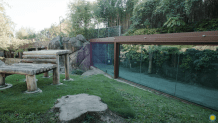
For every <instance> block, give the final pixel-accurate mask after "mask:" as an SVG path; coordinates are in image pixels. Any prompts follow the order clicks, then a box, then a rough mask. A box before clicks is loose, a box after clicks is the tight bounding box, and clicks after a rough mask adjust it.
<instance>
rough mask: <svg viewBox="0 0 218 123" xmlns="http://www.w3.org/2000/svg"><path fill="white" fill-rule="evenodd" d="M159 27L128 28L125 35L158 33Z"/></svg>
mask: <svg viewBox="0 0 218 123" xmlns="http://www.w3.org/2000/svg"><path fill="white" fill-rule="evenodd" d="M158 31H159V29H147V28H144V29H138V30H128V32H127V33H126V34H125V36H133V35H151V34H159V32H158Z"/></svg>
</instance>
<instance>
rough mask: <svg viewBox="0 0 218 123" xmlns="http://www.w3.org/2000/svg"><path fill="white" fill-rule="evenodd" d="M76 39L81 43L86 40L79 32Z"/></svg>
mask: <svg viewBox="0 0 218 123" xmlns="http://www.w3.org/2000/svg"><path fill="white" fill-rule="evenodd" d="M76 39H77V40H80V41H81V42H83V43H85V42H87V40H86V38H85V37H84V36H83V35H81V34H79V35H77V36H76Z"/></svg>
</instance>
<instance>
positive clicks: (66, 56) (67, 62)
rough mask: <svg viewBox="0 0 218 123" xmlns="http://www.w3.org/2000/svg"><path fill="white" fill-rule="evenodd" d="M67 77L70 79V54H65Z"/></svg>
mask: <svg viewBox="0 0 218 123" xmlns="http://www.w3.org/2000/svg"><path fill="white" fill-rule="evenodd" d="M64 67H65V79H66V80H69V79H70V78H69V67H70V66H69V54H65V55H64Z"/></svg>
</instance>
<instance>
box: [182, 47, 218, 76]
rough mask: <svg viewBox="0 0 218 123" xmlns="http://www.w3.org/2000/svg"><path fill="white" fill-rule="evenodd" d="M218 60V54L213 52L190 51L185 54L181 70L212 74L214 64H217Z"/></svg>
mask: <svg viewBox="0 0 218 123" xmlns="http://www.w3.org/2000/svg"><path fill="white" fill-rule="evenodd" d="M217 58H218V52H216V51H213V50H204V51H198V50H195V49H188V50H187V51H186V52H185V53H184V58H183V60H182V64H181V65H180V67H181V68H184V69H185V70H188V71H191V72H197V71H200V72H203V73H207V72H212V71H214V70H215V69H214V67H213V66H212V63H214V62H216V60H217Z"/></svg>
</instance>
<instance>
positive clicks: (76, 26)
mask: <svg viewBox="0 0 218 123" xmlns="http://www.w3.org/2000/svg"><path fill="white" fill-rule="evenodd" d="M68 7H69V10H70V12H69V13H68V16H69V18H70V24H71V26H70V27H71V30H70V32H69V35H70V37H73V36H76V35H78V34H82V35H84V36H85V37H87V35H88V29H89V28H90V26H91V19H92V18H93V16H92V15H93V14H92V13H91V12H92V10H91V8H92V4H91V3H90V2H86V1H85V0H76V1H74V2H71V3H70V4H69V5H68Z"/></svg>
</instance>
